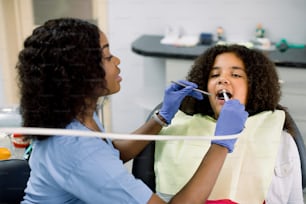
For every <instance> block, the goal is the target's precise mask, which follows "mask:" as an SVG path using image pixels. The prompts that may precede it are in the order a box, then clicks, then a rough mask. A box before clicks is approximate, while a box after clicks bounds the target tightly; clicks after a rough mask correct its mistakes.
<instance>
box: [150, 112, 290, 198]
mask: <svg viewBox="0 0 306 204" xmlns="http://www.w3.org/2000/svg"><path fill="white" fill-rule="evenodd" d="M284 120H285V113H284V111H280V110H276V111H274V112H272V111H265V112H262V113H259V114H257V115H254V116H251V117H249V118H248V119H247V121H246V124H245V129H244V130H243V132H242V133H241V134H240V136H239V138H238V140H237V142H236V145H235V149H234V151H233V153H231V154H228V155H227V158H226V160H225V163H224V165H223V167H222V170H221V172H220V175H219V177H218V179H217V182H216V184H215V186H214V188H213V191H212V193H211V195H210V197H209V200H218V199H231V200H233V201H235V202H238V203H262V202H263V201H264V200H265V197H266V195H267V192H268V189H269V185H270V183H271V180H272V176H273V171H274V166H275V161H276V156H277V152H278V148H279V144H280V140H281V132H282V128H283V124H284ZM215 127H216V121H215V120H214V119H213V118H211V117H209V116H202V115H200V114H196V115H193V116H189V115H186V114H184V113H183V112H181V111H179V112H178V113H177V114H176V117H175V118H174V119H173V120H172V124H171V126H169V127H167V128H163V129H162V131H161V132H160V134H162V135H182V137H184V135H199V136H212V135H214V131H215ZM209 147H210V141H207V140H177V141H156V145H155V162H154V169H155V174H156V191H157V192H160V193H165V194H172V195H174V194H176V193H177V192H178V191H179V190H180V189H181V188H182V187H183V186H184V185H185V184H186V183H187V182H188V181H189V179H190V178H191V177H192V175H193V174H194V172H195V171H196V169H197V167H198V166H199V164H200V162H201V161H202V159H203V156H204V155H205V153H206V152H207V150H208V149H209Z"/></svg>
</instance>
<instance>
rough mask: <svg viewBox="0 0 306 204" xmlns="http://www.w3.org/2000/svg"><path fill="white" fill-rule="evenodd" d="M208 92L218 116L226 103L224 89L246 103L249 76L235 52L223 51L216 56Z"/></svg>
mask: <svg viewBox="0 0 306 204" xmlns="http://www.w3.org/2000/svg"><path fill="white" fill-rule="evenodd" d="M207 87H208V92H209V93H212V96H210V97H209V102H210V105H211V107H212V109H213V111H214V113H215V118H218V116H219V113H220V111H221V108H222V106H223V104H224V102H225V101H224V98H223V97H222V94H221V93H222V90H223V89H225V90H226V92H227V93H228V96H229V97H230V99H237V100H239V101H240V103H242V104H244V105H245V104H246V102H247V95H248V77H247V75H246V72H245V67H244V64H243V62H242V60H241V59H240V58H238V57H237V56H236V55H235V54H234V53H223V54H220V55H218V56H217V57H216V58H215V62H214V65H213V67H212V69H211V71H210V73H209V78H208V83H207Z"/></svg>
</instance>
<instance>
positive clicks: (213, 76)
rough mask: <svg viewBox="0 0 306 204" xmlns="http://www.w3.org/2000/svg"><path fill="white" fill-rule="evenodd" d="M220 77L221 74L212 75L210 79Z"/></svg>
mask: <svg viewBox="0 0 306 204" xmlns="http://www.w3.org/2000/svg"><path fill="white" fill-rule="evenodd" d="M218 76H219V74H211V75H210V78H215V77H218Z"/></svg>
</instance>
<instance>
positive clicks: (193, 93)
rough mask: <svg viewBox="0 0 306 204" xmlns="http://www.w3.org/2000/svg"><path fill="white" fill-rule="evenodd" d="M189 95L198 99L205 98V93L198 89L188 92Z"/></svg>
mask: <svg viewBox="0 0 306 204" xmlns="http://www.w3.org/2000/svg"><path fill="white" fill-rule="evenodd" d="M188 95H189V96H192V97H194V98H196V99H198V100H203V98H204V97H203V94H202V93H200V92H198V91H192V92H191V93H190V94H188Z"/></svg>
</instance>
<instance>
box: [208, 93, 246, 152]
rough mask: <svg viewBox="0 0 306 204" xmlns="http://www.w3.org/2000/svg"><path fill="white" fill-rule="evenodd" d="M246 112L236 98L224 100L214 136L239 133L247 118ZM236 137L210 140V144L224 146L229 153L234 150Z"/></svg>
mask: <svg viewBox="0 0 306 204" xmlns="http://www.w3.org/2000/svg"><path fill="white" fill-rule="evenodd" d="M248 115H249V114H248V112H246V111H245V110H244V105H242V104H241V103H240V102H239V101H238V100H236V99H233V100H229V101H226V102H225V103H224V105H223V107H222V109H221V112H220V115H219V118H218V120H217V125H216V130H215V136H224V135H234V134H238V133H240V132H241V131H242V130H243V128H244V123H245V121H246V119H247V118H248ZM236 140H237V138H236V139H229V140H212V141H211V143H212V144H218V145H221V146H224V147H226V148H227V149H228V152H229V153H231V152H233V150H234V146H235V143H236Z"/></svg>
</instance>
